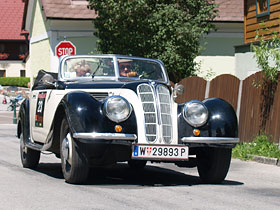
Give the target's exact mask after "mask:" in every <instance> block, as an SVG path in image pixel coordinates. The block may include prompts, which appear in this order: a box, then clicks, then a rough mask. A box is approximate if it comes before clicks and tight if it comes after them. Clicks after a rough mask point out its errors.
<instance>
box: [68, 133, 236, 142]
mask: <svg viewBox="0 0 280 210" xmlns="http://www.w3.org/2000/svg"><path fill="white" fill-rule="evenodd" d="M73 138H78V139H85V140H89V141H94V140H100V139H102V140H109V141H110V140H124V141H135V140H136V139H137V135H135V134H124V133H73ZM181 141H182V142H184V143H204V144H236V143H238V142H239V138H231V137H183V138H181Z"/></svg>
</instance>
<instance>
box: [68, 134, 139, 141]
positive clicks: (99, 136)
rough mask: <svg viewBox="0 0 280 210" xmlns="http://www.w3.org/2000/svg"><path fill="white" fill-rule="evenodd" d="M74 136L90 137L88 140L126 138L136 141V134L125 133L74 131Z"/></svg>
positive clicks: (125, 139) (126, 139)
mask: <svg viewBox="0 0 280 210" xmlns="http://www.w3.org/2000/svg"><path fill="white" fill-rule="evenodd" d="M73 138H79V139H88V140H100V139H102V140H124V141H135V140H136V139H137V136H136V135H135V134H124V133H73Z"/></svg>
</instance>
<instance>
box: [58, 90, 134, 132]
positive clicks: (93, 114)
mask: <svg viewBox="0 0 280 210" xmlns="http://www.w3.org/2000/svg"><path fill="white" fill-rule="evenodd" d="M61 104H62V105H63V106H64V109H65V113H66V117H67V120H68V123H69V126H70V129H71V131H72V133H79V132H83V133H87V132H88V133H92V132H96V133H115V126H116V125H121V126H122V127H123V130H122V133H128V134H136V132H137V124H136V117H135V114H134V111H132V113H131V115H130V117H129V118H128V119H127V120H126V121H124V122H121V123H115V122H112V121H111V120H109V119H108V118H107V117H106V116H105V115H104V114H103V111H102V109H103V104H104V101H98V100H96V99H95V98H93V97H92V96H91V95H90V94H89V93H87V92H83V91H76V92H71V93H68V94H66V95H65V96H64V98H63V99H62V101H61Z"/></svg>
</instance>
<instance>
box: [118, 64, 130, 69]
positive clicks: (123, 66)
mask: <svg viewBox="0 0 280 210" xmlns="http://www.w3.org/2000/svg"><path fill="white" fill-rule="evenodd" d="M125 68H127V69H130V68H131V66H130V65H122V66H120V69H121V70H124V69H125Z"/></svg>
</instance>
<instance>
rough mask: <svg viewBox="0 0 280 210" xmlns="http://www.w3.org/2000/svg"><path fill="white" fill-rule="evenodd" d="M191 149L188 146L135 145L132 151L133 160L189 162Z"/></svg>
mask: <svg viewBox="0 0 280 210" xmlns="http://www.w3.org/2000/svg"><path fill="white" fill-rule="evenodd" d="M188 156H189V148H188V147H187V146H166V145H163V146H161V145H150V144H147V145H146V144H145V145H144V144H135V145H133V149H132V158H133V159H138V158H139V159H147V160H149V159H172V160H187V159H188Z"/></svg>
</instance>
